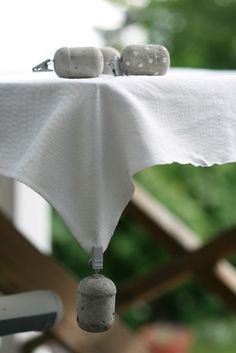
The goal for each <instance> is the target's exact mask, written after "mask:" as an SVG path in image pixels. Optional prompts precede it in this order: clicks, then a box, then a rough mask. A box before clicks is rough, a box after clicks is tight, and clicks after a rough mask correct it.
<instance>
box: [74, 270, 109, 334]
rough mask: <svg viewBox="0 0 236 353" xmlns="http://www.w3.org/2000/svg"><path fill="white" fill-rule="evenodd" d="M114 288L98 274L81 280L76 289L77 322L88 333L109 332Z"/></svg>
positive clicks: (107, 279)
mask: <svg viewBox="0 0 236 353" xmlns="http://www.w3.org/2000/svg"><path fill="white" fill-rule="evenodd" d="M115 297H116V286H115V284H114V283H113V282H112V281H111V280H110V279H109V278H106V277H104V276H102V275H99V274H94V275H92V276H89V277H86V278H84V279H82V280H81V281H80V283H79V287H78V305H77V321H78V324H79V327H80V328H82V329H83V330H85V331H88V332H103V331H107V330H109V328H110V327H111V326H112V323H113V321H114V315H115V314H114V313H115Z"/></svg>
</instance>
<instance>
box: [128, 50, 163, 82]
mask: <svg viewBox="0 0 236 353" xmlns="http://www.w3.org/2000/svg"><path fill="white" fill-rule="evenodd" d="M121 65H122V70H123V72H124V73H125V74H126V75H155V76H159V75H165V74H166V72H167V70H168V68H169V66H170V55H169V52H168V50H167V49H166V48H165V47H163V46H162V45H154V44H148V45H128V46H127V47H125V49H124V50H123V52H122V55H121Z"/></svg>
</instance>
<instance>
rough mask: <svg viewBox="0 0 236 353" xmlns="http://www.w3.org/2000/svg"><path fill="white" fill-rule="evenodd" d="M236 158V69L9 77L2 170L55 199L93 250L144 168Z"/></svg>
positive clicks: (104, 239)
mask: <svg viewBox="0 0 236 353" xmlns="http://www.w3.org/2000/svg"><path fill="white" fill-rule="evenodd" d="M233 161H236V75H235V73H234V72H231V73H230V72H228V73H224V72H211V71H204V70H203V71H201V70H200V71H199V70H193V71H191V70H177V71H176V70H173V71H172V72H170V73H169V74H167V75H166V76H164V77H156V76H155V77H150V76H149V77H148V76H139V77H138V76H130V77H116V78H115V77H111V76H110V77H109V76H104V77H100V78H95V79H82V80H73V79H72V80H69V79H59V78H58V77H56V75H55V74H54V73H34V74H33V73H32V74H31V73H30V74H28V75H23V76H20V75H14V76H9V75H3V76H1V77H0V174H2V175H5V176H8V177H12V178H14V179H17V180H19V181H21V182H23V183H25V184H27V185H29V186H30V187H31V188H33V189H34V190H35V191H37V192H38V193H40V194H41V195H42V196H43V197H44V198H45V199H47V200H48V201H49V202H50V203H51V204H52V205H53V206H54V207H55V208H56V209H57V210H58V211H59V213H60V214H61V216H62V218H63V219H64V221H65V222H66V224H67V225H68V226H69V228H70V229H71V230H72V232H73V233H74V235H75V236H76V238H77V239H78V241H79V242H80V243H81V245H82V246H83V247H84V248H85V249H86V250H87V251H88V252H90V250H91V247H92V246H102V247H103V249H104V250H105V249H106V247H107V245H108V243H109V240H110V238H111V236H112V234H113V232H114V229H115V227H116V224H117V222H118V220H119V217H120V215H121V213H122V211H123V209H124V208H125V206H126V204H127V203H128V201H129V200H130V198H131V196H132V193H133V191H134V187H133V184H132V176H133V175H134V174H135V173H136V172H137V171H139V170H141V169H143V168H146V167H149V166H152V165H155V164H167V163H172V162H178V163H182V164H185V163H191V164H193V165H195V166H210V165H212V164H215V163H217V164H222V163H226V162H233Z"/></svg>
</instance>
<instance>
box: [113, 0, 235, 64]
mask: <svg viewBox="0 0 236 353" xmlns="http://www.w3.org/2000/svg"><path fill="white" fill-rule="evenodd" d="M113 2H115V3H122V4H126V6H127V20H126V23H125V25H124V27H123V28H125V27H126V26H127V25H130V24H135V25H138V26H140V27H142V28H144V29H145V30H146V32H147V35H148V42H150V43H159V44H163V45H165V46H167V48H168V49H169V51H170V54H171V61H172V65H173V66H179V67H183V66H186V67H206V68H217V69H235V68H236V60H235V57H236V37H235V32H236V21H235V14H236V1H235V0H197V1H196V0H166V1H163V0H150V1H149V2H147V3H148V5H147V6H145V7H143V8H141V9H140V8H139V7H134V6H130V5H129V1H128V0H127V1H124V0H120V1H119V0H116V1H113ZM123 28H121V29H120V33H121V32H122V30H123ZM133 41H134V42H136V38H134V40H133ZM117 46H118V47H119V46H120V44H119V39H117Z"/></svg>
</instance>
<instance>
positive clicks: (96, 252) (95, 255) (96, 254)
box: [91, 246, 103, 272]
mask: <svg viewBox="0 0 236 353" xmlns="http://www.w3.org/2000/svg"><path fill="white" fill-rule="evenodd" d="M91 264H92V269H93V270H95V272H99V271H100V270H102V269H103V249H102V247H96V246H93V247H92V257H91Z"/></svg>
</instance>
